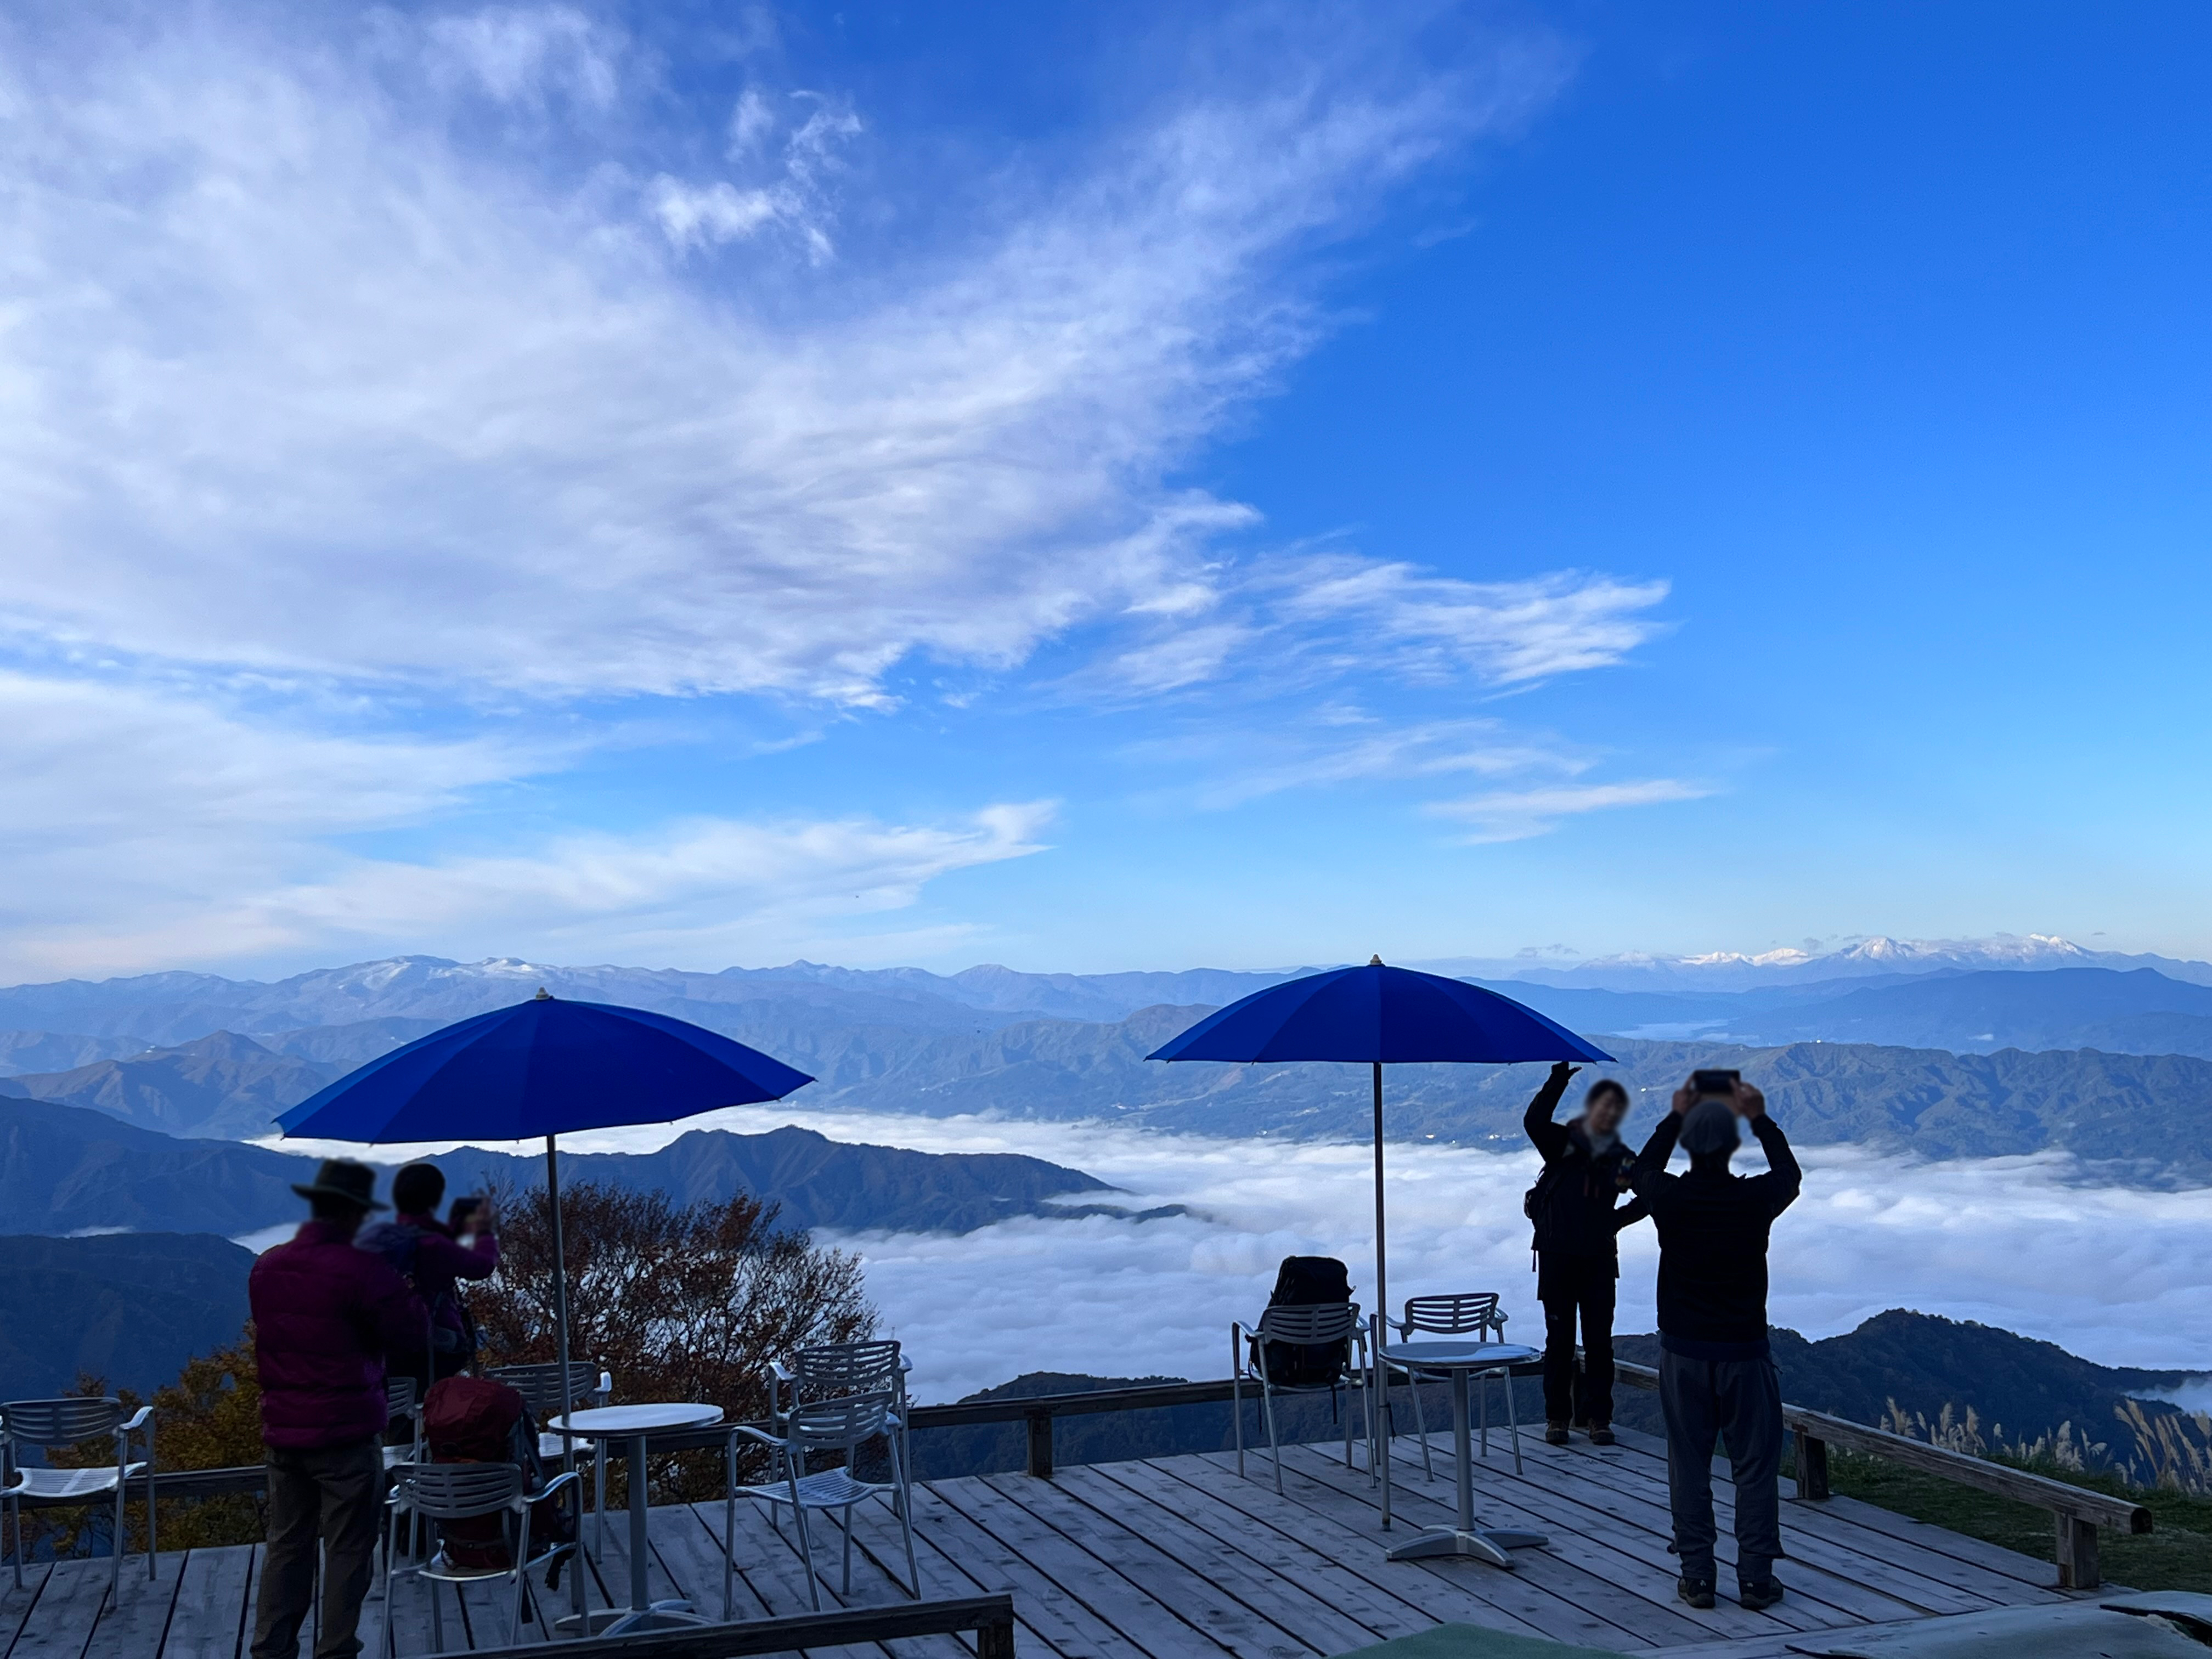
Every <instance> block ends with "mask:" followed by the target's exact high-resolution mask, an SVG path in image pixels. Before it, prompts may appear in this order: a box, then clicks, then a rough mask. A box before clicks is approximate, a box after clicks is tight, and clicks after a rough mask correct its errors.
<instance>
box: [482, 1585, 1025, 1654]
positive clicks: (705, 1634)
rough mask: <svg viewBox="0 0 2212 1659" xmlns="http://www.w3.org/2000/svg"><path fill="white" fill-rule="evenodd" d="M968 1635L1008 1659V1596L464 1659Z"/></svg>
mask: <svg viewBox="0 0 2212 1659" xmlns="http://www.w3.org/2000/svg"><path fill="white" fill-rule="evenodd" d="M970 1631H973V1632H975V1659H1014V1601H1013V1597H1012V1596H1010V1595H966V1596H961V1597H958V1598H957V1599H955V1600H949V1601H905V1602H897V1603H894V1604H893V1605H892V1606H890V1607H846V1608H842V1609H841V1610H839V1611H837V1612H836V1613H799V1614H796V1615H794V1616H793V1617H790V1618H787V1619H754V1620H747V1621H746V1622H744V1623H743V1624H736V1625H707V1626H701V1627H700V1628H699V1629H696V1630H675V1631H660V1632H654V1633H653V1634H650V1635H645V1636H611V1637H598V1638H586V1639H585V1640H582V1641H577V1642H562V1643H561V1644H558V1646H557V1648H556V1649H549V1648H547V1647H544V1646H542V1645H541V1646H537V1647H521V1648H492V1649H489V1650H485V1649H478V1650H477V1651H476V1652H475V1653H474V1654H472V1655H471V1656H470V1659H545V1656H546V1654H547V1653H548V1652H550V1651H557V1652H558V1653H559V1654H560V1656H561V1659H744V1656H747V1655H750V1654H758V1653H797V1652H799V1651H801V1650H806V1649H813V1648H835V1647H843V1646H844V1645H846V1644H848V1643H859V1642H890V1641H896V1639H897V1638H900V1637H902V1636H958V1635H964V1634H965V1633H967V1632H970Z"/></svg>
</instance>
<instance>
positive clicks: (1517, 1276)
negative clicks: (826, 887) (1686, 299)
mask: <svg viewBox="0 0 2212 1659" xmlns="http://www.w3.org/2000/svg"><path fill="white" fill-rule="evenodd" d="M783 1123H799V1124H802V1125H805V1127H811V1128H817V1129H820V1130H822V1131H823V1133H827V1134H829V1135H831V1136H833V1137H835V1138H836V1139H842V1140H865V1141H869V1142H872V1143H877V1144H888V1145H893V1146H913V1147H917V1148H920V1149H921V1150H923V1151H926V1152H1026V1153H1029V1154H1030V1155H1032V1156H1035V1157H1040V1158H1049V1159H1051V1160H1053V1161H1054V1162H1055V1163H1059V1164H1068V1165H1072V1166H1073V1167H1074V1168H1077V1169H1080V1170H1087V1171H1088V1172H1090V1173H1091V1174H1092V1175H1095V1176H1098V1177H1099V1178H1101V1179H1102V1180H1105V1181H1109V1182H1113V1183H1114V1184H1115V1185H1116V1186H1118V1187H1121V1188H1125V1189H1127V1196H1119V1197H1115V1199H1114V1200H1113V1201H1115V1203H1118V1204H1121V1205H1123V1206H1127V1207H1130V1208H1144V1207H1147V1206H1155V1205H1164V1204H1176V1203H1180V1204H1185V1205H1188V1206H1190V1208H1191V1210H1192V1212H1193V1213H1192V1214H1191V1215H1189V1216H1188V1217H1184V1218H1176V1219H1171V1220H1162V1221H1153V1222H1147V1223H1145V1224H1143V1225H1133V1224H1130V1223H1127V1222H1117V1221H1111V1220H1089V1221H1080V1222H1062V1221H1046V1220H1033V1219H1027V1218H1024V1219H1022V1220H1018V1221H1011V1222H1006V1223H1004V1224H1002V1225H999V1226H995V1227H989V1228H986V1229H984V1230H982V1231H980V1232H974V1233H969V1234H965V1235H963V1236H960V1237H921V1236H916V1235H913V1234H895V1235H890V1236H884V1235H879V1234H878V1235H862V1236H860V1237H858V1238H857V1239H853V1240H848V1241H844V1242H848V1243H854V1244H856V1245H857V1247H858V1248H859V1249H860V1251H861V1253H862V1254H863V1255H865V1256H866V1261H867V1276H868V1291H869V1294H870V1295H871V1296H872V1297H874V1298H875V1300H876V1302H877V1303H878V1305H879V1306H880V1307H881V1308H882V1310H883V1311H884V1317H885V1321H886V1323H887V1324H888V1326H889V1327H890V1330H891V1332H892V1334H896V1335H897V1336H899V1337H900V1338H901V1339H902V1340H904V1341H905V1342H906V1343H907V1345H908V1351H909V1352H910V1353H911V1354H912V1356H913V1358H914V1360H915V1386H916V1391H917V1393H918V1394H919V1395H921V1397H922V1398H923V1399H927V1400H948V1399H952V1398H955V1397H957V1395H962V1394H964V1393H968V1392H971V1391H972V1390H974V1389H981V1388H986V1387H988V1386H990V1385H992V1384H994V1383H1003V1382H1005V1381H1006V1380H1007V1378H1009V1377H1011V1376H1014V1375H1016V1374H1017V1373H1018V1372H1021V1371H1027V1370H1068V1371H1081V1372H1090V1373H1093V1374H1103V1375H1108V1376H1140V1375H1145V1374H1147V1373H1166V1374H1169V1375H1176V1376H1194V1377H1207V1376H1221V1375H1223V1374H1224V1370H1223V1367H1224V1365H1225V1355H1226V1352H1227V1347H1228V1328H1229V1322H1230V1321H1231V1319H1248V1320H1249V1319H1250V1318H1252V1317H1253V1316H1255V1315H1256V1314H1257V1313H1258V1311H1259V1310H1260V1309H1261V1307H1263V1306H1264V1305H1265V1304H1266V1302H1267V1291H1268V1290H1269V1288H1270V1287H1271V1286H1272V1285H1273V1282H1274V1277H1275V1268H1276V1264H1277V1263H1278V1262H1279V1261H1280V1260H1281V1259H1282V1258H1283V1257H1284V1256H1285V1255H1293V1254H1297V1255H1334V1256H1340V1257H1341V1258H1343V1259H1344V1260H1345V1261H1346V1262H1347V1263H1348V1264H1349V1265H1350V1267H1351V1269H1352V1280H1353V1283H1354V1285H1355V1287H1356V1288H1355V1291H1354V1294H1355V1295H1357V1296H1364V1295H1365V1294H1366V1293H1367V1292H1368V1291H1369V1290H1370V1287H1371V1285H1372V1283H1373V1279H1374V1273H1373V1265H1372V1264H1373V1261H1374V1255H1373V1251H1374V1237H1375V1233H1374V1215H1375V1209H1374V1204H1375V1189H1374V1187H1373V1184H1372V1180H1373V1177H1372V1174H1371V1171H1372V1168H1373V1166H1372V1164H1370V1152H1369V1150H1368V1149H1367V1148H1366V1147H1365V1146H1357V1145H1349V1146H1347V1145H1320V1146H1315V1145H1301V1144H1296V1143H1285V1142H1279V1141H1270V1140H1216V1139H1205V1138H1202V1137H1199V1136H1194V1135H1164V1134H1158V1133H1147V1132H1145V1131H1140V1130H1133V1129H1125V1128H1119V1127H1112V1126H1108V1125H1099V1124H1051V1123H1030V1122H1021V1123H1013V1122H997V1121H986V1120H979V1119H975V1118H953V1119H945V1120H930V1119H922V1118H914V1117H892V1116H875V1115H860V1114H842V1113H837V1112H830V1111H814V1110H809V1109H807V1107H806V1106H805V1096H804V1095H799V1096H797V1097H793V1099H791V1100H788V1101H785V1102H782V1103H779V1104H777V1105H775V1106H774V1107H768V1108H743V1109H737V1110H733V1111H729V1112H720V1113H713V1114H710V1115H708V1116H706V1117H702V1118H697V1119H693V1120H690V1121H687V1122H685V1123H683V1124H680V1125H675V1126H667V1127H654V1128H652V1129H641V1130H621V1131H611V1132H608V1133H602V1134H599V1135H593V1136H588V1137H578V1138H577V1139H576V1142H575V1147H576V1150H578V1151H641V1150H646V1149H648V1148H650V1147H653V1146H661V1145H665V1143H666V1142H667V1141H669V1140H671V1139H674V1138H675V1136H676V1135H678V1133H682V1132H683V1131H684V1130H685V1129H690V1128H700V1127H721V1128H729V1129H735V1130H739V1131H743V1132H751V1133H757V1132H759V1131H761V1130H764V1129H768V1128H773V1127H776V1126H777V1125H779V1124H783ZM564 1144H565V1143H564ZM288 1150H295V1149H292V1148H288ZM386 1154H387V1155H390V1156H394V1157H396V1156H398V1151H397V1149H390V1148H387V1149H386ZM1799 1156H1800V1158H1802V1161H1803V1163H1804V1165H1805V1169H1806V1183H1805V1191H1804V1194H1803V1196H1802V1197H1801V1198H1800V1199H1799V1200H1798V1201H1797V1202H1796V1205H1794V1206H1792V1207H1791V1208H1790V1211H1789V1212H1788V1213H1786V1214H1785V1215H1784V1216H1783V1218H1781V1219H1780V1220H1779V1221H1778V1222H1777V1223H1776V1224H1775V1227H1774V1239H1773V1245H1772V1249H1771V1264H1772V1277H1773V1291H1772V1297H1771V1304H1770V1305H1771V1314H1772V1316H1773V1318H1774V1320H1775V1322H1777V1323H1778V1324H1782V1325H1786V1326H1789V1327H1790V1328H1794V1329H1796V1330H1797V1331H1799V1332H1801V1333H1802V1334H1805V1335H1807V1336H1809V1337H1815V1338H1818V1337H1822V1336H1832V1335H1836V1334H1839V1333H1841V1332H1844V1331H1847V1330H1850V1328H1853V1327H1854V1326H1856V1325H1857V1324H1858V1322H1860V1321H1861V1320H1863V1319H1865V1318H1867V1317H1869V1316H1871V1315H1874V1314H1877V1313H1881V1312H1882V1311H1884V1310H1887V1309H1890V1308H1897V1307H1904V1308H1914V1309H1918V1310H1921V1311H1923V1312H1926V1313H1932V1314H1941V1315H1945V1316H1949V1317H1952V1318H1956V1319H1973V1320H1979V1321H1982V1322H1985V1323H1989V1324H1993V1325H1999V1326H2002V1327H2003V1328H2006V1329H2008V1330H2014V1331H2017V1332H2020V1333H2021V1334H2023V1335H2027V1336H2033V1337H2039V1338H2041V1339H2043V1340H2047V1341H2052V1342H2057V1343H2059V1344H2060V1345H2062V1346H2064V1347H2066V1348H2067V1349H2069V1350H2070V1351H2071V1352H2075V1353H2078V1354H2081V1355H2083V1356H2085V1357H2086V1358H2090V1359H2093V1360H2095V1361H2097V1362H2099V1363H2100V1364H2109V1365H2141V1366H2145V1367H2149V1368H2154V1369H2160V1370H2164V1369H2168V1368H2175V1369H2183V1370H2200V1369H2201V1370H2212V1284H2208V1283H2206V1282H2205V1280H2204V1279H2203V1277H2202V1275H2198V1274H2191V1273H2176V1272H2175V1271H2174V1264H2175V1263H2176V1262H2185V1261H2202V1260H2203V1259H2205V1257H2206V1255H2207V1253H2208V1252H2212V1211H2208V1209H2207V1206H2206V1203H2205V1199H2206V1194H2204V1193H2203V1192H2202V1191H2186V1192H2139V1191H2135V1190H2131V1189H2128V1188H2108V1187H2095V1186H2090V1185H2087V1184H2085V1183H2083V1182H2082V1181H2081V1170H2080V1169H2079V1168H2078V1166H2076V1165H2075V1164H2073V1163H2072V1162H2071V1160H2069V1159H2068V1158H2064V1157H2063V1156H2060V1155H2044V1156H2039V1157H2034V1158H1989V1159H1976V1160H1967V1161H1960V1162H1958V1163H1951V1164H1928V1163H1922V1162H1919V1161H1917V1160H1915V1159H1911V1158H1900V1157H1895V1156H1889V1155H1882V1154H1876V1153H1872V1152H1865V1151H1862V1150H1859V1149H1857V1148H1851V1147H1814V1148H1811V1149H1804V1148H1801V1149H1800V1150H1799ZM1387 1166H1388V1169H1389V1225H1390V1238H1389V1243H1390V1285H1391V1299H1392V1301H1393V1302H1396V1301H1398V1300H1399V1299H1401V1298H1402V1297H1406V1296H1408V1295H1412V1294H1414V1293H1416V1292H1419V1291H1445V1290H1495V1291H1499V1292H1500V1293H1502V1295H1503V1296H1504V1305H1505V1309H1506V1311H1507V1313H1508V1314H1509V1315H1510V1318H1511V1324H1510V1327H1509V1328H1510V1331H1511V1332H1512V1334H1514V1335H1515V1336H1516V1338H1520V1337H1524V1336H1525V1337H1527V1338H1528V1340H1534V1341H1541V1333H1542V1329H1543V1316H1542V1314H1541V1310H1539V1308H1538V1307H1537V1304H1536V1298H1535V1280H1534V1277H1533V1276H1532V1275H1531V1274H1530V1273H1529V1271H1528V1222H1527V1221H1526V1220H1525V1219H1523V1218H1522V1214H1521V1197H1522V1193H1523V1192H1524V1191H1526V1190H1527V1188H1528V1182H1529V1181H1530V1180H1531V1179H1532V1178H1533V1176H1534V1167H1535V1159H1534V1154H1532V1153H1516V1154H1510V1155H1507V1154H1500V1153H1496V1152H1477V1151H1474V1150H1471V1149H1468V1148H1463V1147H1456V1146H1437V1145H1435V1144H1433V1143H1430V1144H1424V1145H1419V1146H1408V1145H1404V1144H1399V1143H1394V1144H1392V1145H1390V1146H1389V1147H1388V1149H1387ZM1745 1167H1746V1168H1747V1169H1752V1168H1755V1167H1757V1166H1756V1163H1755V1161H1752V1160H1747V1161H1746V1164H1745ZM1622 1245H1623V1249H1622V1261H1621V1281H1620V1316H1619V1319H1618V1322H1617V1324H1616V1328H1617V1329H1619V1330H1621V1331H1624V1332H1626V1331H1649V1330H1651V1329H1653V1328H1654V1327H1655V1324H1656V1310H1655V1308H1654V1305H1653V1297H1652V1281H1653V1276H1654V1273H1655V1271H1656V1265H1657V1252H1656V1244H1655V1243H1654V1241H1653V1238H1652V1234H1651V1230H1650V1227H1649V1226H1648V1225H1646V1226H1638V1227H1634V1228H1632V1229H1630V1230H1629V1231H1627V1232H1626V1233H1625V1234H1623V1236H1622ZM1012 1279H1018V1280H1019V1282H1020V1283H1021V1285H1023V1287H1024V1297H1023V1314H1022V1318H1021V1321H1020V1322H1019V1328H1018V1332H1017V1333H1016V1334H1017V1335H1018V1342H1016V1343H1014V1344H1013V1345H1012V1346H1008V1345H1006V1344H1005V1343H1001V1344H998V1345H995V1346H994V1345H993V1344H989V1343H984V1344H978V1343H977V1342H976V1341H975V1310H976V1309H977V1308H979V1307H985V1306H988V1305H992V1304H993V1302H994V1298H996V1297H999V1296H1000V1294H1001V1292H1002V1291H1003V1287H1004V1286H1005V1285H1006V1284H1007V1283H1008V1282H1010V1280H1012Z"/></svg>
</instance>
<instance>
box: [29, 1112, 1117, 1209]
mask: <svg viewBox="0 0 2212 1659" xmlns="http://www.w3.org/2000/svg"><path fill="white" fill-rule="evenodd" d="M368 1150H371V1151H373V1150H374V1149H368ZM433 1161H434V1162H435V1163H437V1164H440V1165H441V1167H442V1168H444V1169H445V1170H446V1171H447V1182H448V1184H449V1188H450V1189H451V1190H452V1191H453V1192H454V1193H456V1194H459V1193H462V1192H468V1191H473V1190H476V1189H477V1188H479V1187H481V1186H482V1185H483V1182H485V1181H486V1180H487V1179H489V1180H492V1181H496V1182H504V1183H506V1184H507V1185H508V1186H511V1187H527V1186H529V1185H531V1184H532V1183H534V1182H542V1181H543V1180H544V1170H545V1165H544V1160H543V1159H542V1158H535V1157H528V1158H516V1157H512V1156H509V1155H507V1154H506V1153H501V1152H483V1151H480V1150H477V1149H475V1148H467V1147H465V1148H463V1149H462V1150H460V1151H459V1152H451V1153H447V1155H445V1156H444V1157H442V1158H437V1159H435V1160H433ZM314 1167H315V1161H314V1160H313V1158H301V1157H296V1156H294V1155H292V1154H290V1153H287V1152H276V1151H272V1150H270V1149H268V1148H264V1147H260V1146H241V1145H239V1144H238V1143H236V1142H234V1141H224V1140H191V1139H179V1138H177V1137H174V1136H171V1135H166V1134H162V1133H158V1132H155V1131H150V1130H146V1129H140V1128H135V1127H131V1125H128V1124H125V1123H120V1122H118V1121H115V1120H113V1119H112V1118H111V1117H109V1116H107V1115H104V1114H102V1113H99V1112H94V1111H87V1110H84V1109H79V1108H74V1107H68V1106H60V1105H55V1104H52V1103H45V1102H33V1101H25V1100H6V1099H0V1231H6V1232H9V1233H46V1234H64V1233H74V1232H81V1231H86V1230H88V1229H93V1228H102V1229H106V1228H125V1229H130V1230H132V1231H141V1232H162V1231H175V1232H210V1233H220V1234H222V1235H225V1236H227V1237H235V1236H238V1235H240V1234H245V1233H251V1232H254V1231H259V1230H260V1229H263V1228H265V1227H272V1226H276V1225H279V1224H281V1223H284V1222H289V1221H295V1220H297V1219H299V1218H300V1217H301V1214H302V1213H303V1209H304V1206H302V1204H301V1200H300V1199H299V1198H298V1197H297V1196H295V1194H294V1193H293V1192H292V1183H293V1182H301V1181H306V1180H308V1179H310V1178H311V1177H312V1176H313V1170H314ZM562 1170H563V1171H564V1178H565V1179H568V1180H569V1181H578V1180H590V1181H599V1182H606V1183H608V1184H610V1185H613V1186H617V1187H623V1188H632V1189H641V1190H654V1189H658V1190H663V1191H666V1192H667V1193H669V1194H671V1196H673V1197H675V1198H676V1199H677V1200H679V1201H681V1202H685V1203H689V1202H692V1201H695V1200H699V1199H705V1198H714V1199H726V1198H729V1197H732V1196H733V1195H734V1194H737V1193H739V1192H746V1193H750V1194H754V1195H756V1196H757V1197H762V1198H767V1199H770V1200H775V1202H776V1203H777V1204H778V1205H779V1206H781V1220H782V1222H783V1224H784V1225H787V1226H792V1227H805V1228H814V1227H837V1228H842V1229H846V1230H848V1231H860V1230H869V1229H884V1230H891V1231H910V1232H930V1231H941V1232H967V1231H972V1230H973V1229H975V1228H977V1227H981V1226H987V1225H989V1224H990V1223H992V1222H994V1221H1000V1220H1003V1219H1005V1218H1007V1217H1009V1216H1013V1215H1044V1216H1050V1215H1053V1214H1055V1213H1057V1212H1059V1211H1060V1209H1061V1208H1062V1207H1063V1206H1061V1205H1060V1203H1057V1202H1055V1200H1061V1199H1065V1200H1069V1201H1070V1203H1071V1204H1073V1203H1075V1202H1077V1201H1079V1200H1086V1199H1096V1198H1097V1196H1098V1195H1100V1194H1109V1193H1110V1192H1111V1190H1112V1189H1111V1188H1108V1187H1107V1186H1106V1184H1105V1183H1104V1182H1101V1181H1097V1180H1095V1179H1094V1178H1092V1177H1091V1176H1087V1175H1085V1174H1084V1173H1083V1172H1082V1171H1081V1170H1070V1169H1066V1168H1064V1167H1063V1166H1061V1165H1060V1164H1049V1163H1047V1162H1046V1161H1045V1160H1044V1159H1042V1158H1024V1157H1022V1156H1020V1155H1018V1154H1015V1153H1006V1152H957V1153H935V1152H910V1151H908V1150H907V1149H906V1148H904V1147H899V1146H862V1145H858V1144H854V1143H848V1142H843V1141H834V1140H830V1139H827V1138H826V1137H824V1136H822V1135H820V1134H817V1133H814V1132H813V1131H812V1130H809V1129H800V1128H794V1127H786V1128H782V1129H778V1130H775V1131H773V1132H771V1133H767V1134H760V1135H738V1134H731V1133H726V1132H725V1131H720V1130H694V1131H692V1132H690V1133H687V1134H684V1135H680V1136H678V1138H677V1139H676V1140H674V1141H673V1142H671V1144H670V1145H668V1146H665V1147H663V1148H661V1149H660V1150H659V1152H650V1153H644V1154H629V1153H586V1154H582V1155H569V1154H565V1153H564V1154H563V1155H562Z"/></svg>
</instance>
